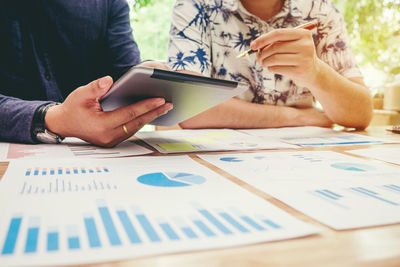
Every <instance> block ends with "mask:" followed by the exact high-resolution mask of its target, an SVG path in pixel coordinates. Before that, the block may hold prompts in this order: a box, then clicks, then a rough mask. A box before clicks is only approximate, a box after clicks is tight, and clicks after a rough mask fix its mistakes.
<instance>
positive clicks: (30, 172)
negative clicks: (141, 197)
mask: <svg viewBox="0 0 400 267" xmlns="http://www.w3.org/2000/svg"><path fill="white" fill-rule="evenodd" d="M109 172H110V170H109V168H107V167H95V168H85V167H72V168H68V167H58V168H43V167H35V168H27V169H26V171H25V176H26V177H34V176H55V175H57V176H60V175H74V174H75V175H77V174H80V175H82V174H86V175H90V174H99V173H109Z"/></svg>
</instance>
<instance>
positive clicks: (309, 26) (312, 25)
mask: <svg viewBox="0 0 400 267" xmlns="http://www.w3.org/2000/svg"><path fill="white" fill-rule="evenodd" d="M317 26H318V21H316V20H314V21H310V22H307V23H304V24H301V25H299V26H297V27H295V28H294V29H305V30H309V31H311V30H312V29H314V28H315V27H317ZM258 52H259V49H258V50H252V49H249V50H247V51H245V52H243V53H242V54H240V55H238V56H237V57H236V58H243V57H247V56H249V55H251V54H254V53H258Z"/></svg>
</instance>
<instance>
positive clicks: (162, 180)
mask: <svg viewBox="0 0 400 267" xmlns="http://www.w3.org/2000/svg"><path fill="white" fill-rule="evenodd" d="M137 180H138V182H140V183H142V184H145V185H151V186H159V187H182V186H191V185H199V184H202V183H204V182H205V181H206V179H205V178H204V177H203V176H200V175H196V174H191V173H184V172H154V173H148V174H144V175H141V176H139V177H138V178H137Z"/></svg>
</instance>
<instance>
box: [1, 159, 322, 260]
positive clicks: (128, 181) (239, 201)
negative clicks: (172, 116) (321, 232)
mask: <svg viewBox="0 0 400 267" xmlns="http://www.w3.org/2000/svg"><path fill="white" fill-rule="evenodd" d="M221 192H223V194H221ZM10 203H12V205H10ZM0 204H1V217H0V265H1V266H10V265H18V266H21V265H25V266H26V265H68V264H84V263H93V262H101V261H110V260H120V259H125V258H131V257H141V256H146V255H155V254H161V253H171V252H178V251H179V252H180V251H188V250H198V249H211V248H221V247H230V246H237V245H244V244H252V243H257V242H266V241H272V240H281V239H288V238H294V237H300V236H306V235H310V234H314V233H316V232H317V228H315V227H314V226H311V225H309V224H306V223H304V222H302V221H299V220H297V219H296V218H294V217H292V216H291V215H289V214H287V213H286V212H284V211H282V210H280V209H278V208H276V207H275V206H273V205H272V204H270V203H268V202H267V201H265V200H263V199H261V198H259V197H257V196H255V195H253V194H251V193H250V192H248V191H247V190H245V189H243V188H241V187H239V186H238V185H236V184H234V183H232V182H230V181H228V180H226V179H225V178H223V177H221V176H219V175H217V174H216V173H214V172H212V171H211V170H209V169H208V168H206V167H204V166H202V165H200V164H198V163H196V162H195V161H193V160H192V159H190V158H189V157H187V156H180V157H136V158H123V159H108V160H102V159H98V160H90V159H88V160H85V161H84V162H82V161H81V160H77V159H64V160H41V161H33V160H24V161H12V162H11V163H10V165H9V167H8V170H7V172H6V174H5V176H4V178H3V180H2V182H1V187H0Z"/></svg>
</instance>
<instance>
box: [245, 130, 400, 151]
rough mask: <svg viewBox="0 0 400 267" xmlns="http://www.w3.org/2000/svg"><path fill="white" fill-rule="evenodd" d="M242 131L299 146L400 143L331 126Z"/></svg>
mask: <svg viewBox="0 0 400 267" xmlns="http://www.w3.org/2000/svg"><path fill="white" fill-rule="evenodd" d="M240 131H241V132H243V133H247V134H249V135H251V136H257V137H260V138H263V139H268V140H271V139H275V140H281V141H283V142H287V143H289V144H293V145H299V146H314V147H315V146H348V145H371V144H383V143H399V141H394V140H390V139H386V138H375V137H371V136H366V135H361V134H354V133H345V132H339V131H334V130H332V129H330V128H322V127H314V126H305V127H285V128H272V129H251V130H240Z"/></svg>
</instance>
